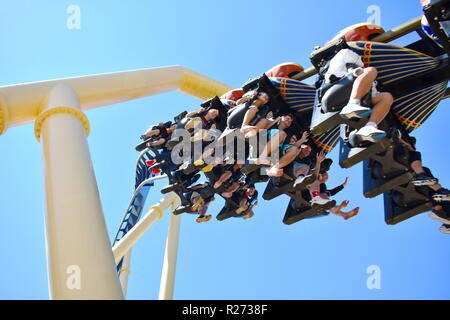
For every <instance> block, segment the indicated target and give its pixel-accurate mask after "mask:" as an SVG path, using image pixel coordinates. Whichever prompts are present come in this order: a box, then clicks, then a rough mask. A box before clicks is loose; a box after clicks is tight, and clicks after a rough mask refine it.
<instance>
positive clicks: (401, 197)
mask: <svg viewBox="0 0 450 320" xmlns="http://www.w3.org/2000/svg"><path fill="white" fill-rule="evenodd" d="M449 3H450V1H448V0H446V1H434V2H433V3H432V4H429V5H427V6H425V7H424V13H425V15H424V17H426V19H422V23H423V22H424V21H432V23H430V24H427V27H428V29H426V28H422V29H420V28H416V30H415V31H416V32H417V33H418V34H419V36H420V38H421V39H420V40H419V41H417V42H415V43H412V44H410V45H408V46H405V47H399V46H395V45H392V44H387V43H381V42H376V41H373V40H376V39H377V35H378V34H377V32H378V31H380V32H381V30H382V29H381V28H374V27H373V26H364V25H358V26H356V27H353V28H349V29H347V30H345V32H342V33H340V34H339V35H338V37H337V39H335V40H334V41H332V42H331V43H329V44H328V45H327V46H325V47H324V48H321V49H319V50H317V51H315V52H313V54H312V55H311V61H312V63H313V65H314V66H315V68H316V69H317V70H318V71H319V79H318V82H317V83H316V85H317V87H318V90H317V95H316V103H315V106H314V114H313V118H312V123H311V128H312V132H314V133H316V134H320V133H322V134H323V133H328V134H329V135H333V136H338V135H340V137H341V145H340V149H341V150H340V165H341V167H343V168H348V167H351V166H353V165H354V164H356V163H358V162H360V161H364V164H363V168H364V174H363V177H364V195H365V196H366V197H369V198H371V197H375V196H377V195H379V194H382V193H384V198H385V221H386V223H388V224H395V223H398V222H400V221H403V220H405V219H408V218H410V217H412V216H414V215H416V214H419V213H421V212H425V211H429V210H430V208H431V207H432V200H431V194H430V190H429V189H428V188H423V187H421V188H419V187H415V186H414V185H413V184H412V183H411V179H412V177H413V171H412V170H411V168H410V167H409V160H408V152H406V151H405V149H404V147H403V146H402V144H401V142H400V138H401V139H403V140H407V141H408V140H409V139H411V137H410V136H409V134H410V133H411V132H412V131H413V130H415V129H417V128H418V127H419V126H420V125H422V124H423V122H424V121H425V120H426V119H427V118H428V117H429V116H430V115H431V113H432V112H433V111H434V110H435V109H436V107H437V106H438V104H439V102H440V101H441V100H442V99H444V98H446V97H447V84H448V80H449V79H450V67H449V59H448V57H449V53H450V50H449V49H450V46H449V45H448V44H449V37H448V34H447V32H446V31H447V30H450V28H448V23H449V18H450V15H449V13H450V6H449ZM424 30H428V33H426V32H425V31H424ZM430 30H431V31H432V34H433V37H430V36H429V35H430ZM355 35H357V36H355ZM373 37H375V38H373ZM371 40H372V41H371ZM344 48H348V49H351V50H353V51H354V52H356V53H357V54H359V55H360V56H361V57H362V59H363V62H364V66H365V67H375V68H376V69H377V71H378V77H377V82H378V85H377V89H378V91H380V92H389V93H391V94H392V95H393V97H394V103H393V105H392V107H391V111H390V114H389V115H388V116H387V117H386V118H385V119H384V120H383V122H382V123H380V125H379V128H380V129H381V130H384V131H385V132H387V136H386V137H384V138H382V139H380V140H379V141H378V142H377V143H372V144H367V143H365V142H362V141H360V140H359V139H358V137H357V136H356V135H355V132H356V130H357V129H359V128H360V127H361V126H362V125H363V124H364V123H365V122H366V121H367V118H365V119H364V118H363V119H359V120H355V121H353V120H344V119H343V118H342V117H341V116H340V115H339V112H340V110H341V109H342V108H343V107H344V106H345V105H346V104H347V102H348V99H349V97H350V93H351V90H352V86H353V82H354V81H355V79H356V78H355V77H354V76H353V75H349V76H347V77H345V78H343V79H341V80H339V81H337V82H335V83H332V84H327V83H325V81H324V73H325V72H326V69H327V66H328V62H329V61H330V59H331V58H332V57H333V56H334V55H335V54H336V53H337V52H338V51H340V50H342V49H344ZM367 100H369V101H368V102H367ZM367 100H366V102H365V103H366V106H370V99H367ZM332 139H333V138H332ZM333 147H334V146H333Z"/></svg>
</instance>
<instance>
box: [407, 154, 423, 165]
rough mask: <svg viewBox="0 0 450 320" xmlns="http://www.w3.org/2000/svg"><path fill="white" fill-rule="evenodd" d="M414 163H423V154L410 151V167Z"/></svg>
mask: <svg viewBox="0 0 450 320" xmlns="http://www.w3.org/2000/svg"><path fill="white" fill-rule="evenodd" d="M414 161H422V154H421V153H420V152H418V151H409V165H411V164H412V163H413V162H414Z"/></svg>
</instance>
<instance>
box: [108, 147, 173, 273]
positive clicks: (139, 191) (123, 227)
mask: <svg viewBox="0 0 450 320" xmlns="http://www.w3.org/2000/svg"><path fill="white" fill-rule="evenodd" d="M153 158H154V155H152V154H151V153H150V151H149V149H145V150H143V151H142V152H141V153H140V154H139V157H138V159H137V163H136V178H135V185H134V188H135V190H134V193H133V196H132V197H131V201H130V203H129V205H128V207H127V210H126V212H125V215H124V217H123V218H122V222H121V223H120V226H119V230H118V231H117V233H116V236H115V237H114V241H113V246H114V245H115V244H116V243H117V242H119V241H120V240H121V239H122V238H123V237H124V236H125V235H126V234H127V232H128V231H130V230H131V229H132V228H133V227H134V225H135V224H136V223H137V222H138V220H139V218H140V215H141V212H142V209H143V208H144V205H145V200H146V199H147V196H148V193H149V191H150V189H151V187H153V186H154V181H155V180H159V179H164V178H166V177H167V176H166V175H160V176H155V175H153V174H152V173H151V172H149V170H148V168H147V164H146V161H147V160H151V159H153ZM122 263H123V258H122V259H121V260H120V262H119V263H118V264H117V271H118V272H120V270H121V267H122Z"/></svg>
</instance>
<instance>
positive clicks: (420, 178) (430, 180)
mask: <svg viewBox="0 0 450 320" xmlns="http://www.w3.org/2000/svg"><path fill="white" fill-rule="evenodd" d="M411 182H412V184H413V185H415V186H418V187H419V186H432V185H434V184H436V183H438V179H436V178H434V177H430V176H427V175H426V174H425V173H423V172H422V173H419V174H418V175H416V177H415V178H414V179H413V180H412V181H411Z"/></svg>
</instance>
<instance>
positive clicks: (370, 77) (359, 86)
mask: <svg viewBox="0 0 450 320" xmlns="http://www.w3.org/2000/svg"><path fill="white" fill-rule="evenodd" d="M377 75H378V72H377V69H375V68H373V67H369V68H365V69H364V71H363V73H362V74H360V75H359V76H358V78H356V80H355V82H354V83H353V90H352V94H351V95H350V99H362V98H363V97H364V96H365V95H366V94H367V93H368V92H369V91H370V89H371V88H372V83H373V82H374V81H375V79H376V78H377Z"/></svg>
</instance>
